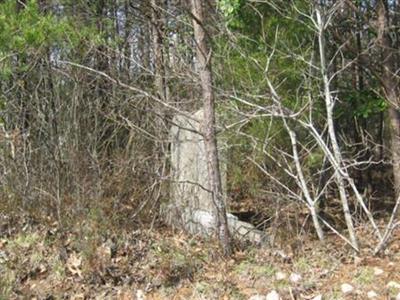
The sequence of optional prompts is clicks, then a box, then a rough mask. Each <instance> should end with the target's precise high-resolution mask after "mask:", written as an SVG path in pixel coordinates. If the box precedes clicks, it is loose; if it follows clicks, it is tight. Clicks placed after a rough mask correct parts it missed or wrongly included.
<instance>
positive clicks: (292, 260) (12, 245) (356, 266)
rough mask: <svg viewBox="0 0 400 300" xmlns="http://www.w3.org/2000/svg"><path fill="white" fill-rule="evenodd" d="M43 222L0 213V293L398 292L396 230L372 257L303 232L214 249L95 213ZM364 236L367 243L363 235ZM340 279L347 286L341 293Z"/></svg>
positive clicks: (331, 295)
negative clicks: (289, 242) (281, 240)
mask: <svg viewBox="0 0 400 300" xmlns="http://www.w3.org/2000/svg"><path fill="white" fill-rule="evenodd" d="M44 223H45V222H40V223H39V222H36V221H35V220H33V219H32V218H28V217H21V216H18V217H16V216H14V217H13V216H10V215H5V214H2V213H0V299H149V300H150V299H250V298H251V297H252V296H255V295H266V294H268V293H269V292H271V291H272V290H275V291H277V292H278V293H279V294H280V296H281V297H282V299H314V298H315V297H318V296H319V295H322V299H368V298H371V299H392V298H393V299H396V295H397V294H398V293H400V251H399V249H400V231H397V232H396V233H395V235H396V236H395V238H394V239H393V240H394V242H392V243H391V244H390V247H389V248H388V249H387V251H386V253H385V255H384V256H381V257H373V256H371V255H369V254H368V251H370V250H368V249H367V247H365V250H363V252H362V253H361V254H360V255H359V256H354V255H353V254H352V252H351V250H350V249H349V248H348V247H347V246H345V245H344V243H343V242H342V241H341V240H340V239H339V238H338V237H337V236H329V237H328V240H327V242H326V243H325V244H324V245H321V243H319V242H318V241H311V240H306V239H303V240H302V241H301V242H300V244H298V245H297V248H290V247H286V248H285V247H284V246H282V247H276V249H271V248H270V247H261V248H256V247H250V246H247V247H244V246H241V247H237V249H236V252H235V254H234V255H233V256H232V257H231V258H229V259H224V258H222V256H221V255H220V252H219V250H218V247H217V244H216V243H214V242H211V241H205V240H202V239H199V238H193V237H189V236H186V235H184V234H183V233H180V232H176V231H175V232H174V231H172V230H171V229H168V228H166V227H162V226H161V227H157V228H153V229H152V230H141V231H133V230H127V229H109V228H107V227H106V226H105V224H106V223H105V220H104V219H102V218H96V217H88V218H86V219H84V220H82V221H80V222H76V223H75V224H74V225H73V226H59V224H58V223H56V222H53V223H52V222H51V221H49V222H48V223H46V224H44ZM60 228H62V230H61V229H60ZM359 230H362V229H359ZM364 236H365V240H363V241H361V242H362V243H363V245H368V241H369V240H372V237H371V236H368V234H367V233H366V234H365V235H364ZM283 253H285V254H283ZM345 283H347V284H350V285H351V286H352V287H353V288H354V290H353V291H352V292H350V293H349V294H348V295H347V296H346V295H344V294H343V292H342V291H341V289H342V288H343V287H342V285H343V284H345ZM374 293H375V294H374ZM253 299H256V298H255V297H254V298H253ZM259 299H262V298H259ZM315 299H318V298H315Z"/></svg>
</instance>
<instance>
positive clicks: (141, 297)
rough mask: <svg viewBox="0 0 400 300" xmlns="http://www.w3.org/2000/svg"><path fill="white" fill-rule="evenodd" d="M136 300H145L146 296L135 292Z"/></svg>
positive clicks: (139, 291)
mask: <svg viewBox="0 0 400 300" xmlns="http://www.w3.org/2000/svg"><path fill="white" fill-rule="evenodd" d="M136 300H146V296H145V295H144V292H143V291H142V290H137V291H136Z"/></svg>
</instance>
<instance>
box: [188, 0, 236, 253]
mask: <svg viewBox="0 0 400 300" xmlns="http://www.w3.org/2000/svg"><path fill="white" fill-rule="evenodd" d="M202 2H203V1H201V0H192V1H191V4H192V7H191V9H192V15H193V28H194V37H195V41H196V54H197V63H198V68H199V73H200V82H201V88H202V97H203V107H204V124H203V136H204V143H205V149H206V153H207V162H208V177H209V181H210V188H211V191H212V197H213V202H214V205H215V207H216V210H217V224H218V226H217V227H218V228H217V229H218V237H219V240H220V242H221V247H222V250H223V252H224V255H226V256H228V255H230V254H231V253H232V245H231V238H230V233H229V228H228V220H227V215H226V207H225V201H224V199H223V194H222V183H221V173H220V167H219V157H218V150H217V139H216V132H215V108H214V106H215V101H214V93H213V90H212V71H211V65H210V60H211V49H210V48H209V47H208V45H207V40H206V31H205V29H204V8H203V6H202Z"/></svg>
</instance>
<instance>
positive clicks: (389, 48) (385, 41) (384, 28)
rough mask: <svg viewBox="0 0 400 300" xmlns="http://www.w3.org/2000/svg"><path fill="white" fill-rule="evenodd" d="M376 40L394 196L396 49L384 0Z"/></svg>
mask: <svg viewBox="0 0 400 300" xmlns="http://www.w3.org/2000/svg"><path fill="white" fill-rule="evenodd" d="M377 12H378V22H377V23H378V42H379V43H380V46H381V48H382V54H383V55H382V56H383V57H384V60H383V62H382V67H383V74H382V78H381V80H382V85H383V89H384V93H385V97H386V100H387V101H388V103H389V105H390V107H389V119H390V129H391V130H390V136H391V149H392V163H393V177H394V191H395V198H396V199H397V197H398V196H399V192H400V111H399V107H400V92H399V80H398V77H397V75H396V72H397V71H396V63H397V57H396V54H395V51H397V50H396V49H395V48H394V47H393V45H392V40H391V37H390V32H389V27H390V26H389V25H390V20H389V11H388V8H387V5H386V4H385V3H384V1H382V0H381V1H379V3H378V7H377Z"/></svg>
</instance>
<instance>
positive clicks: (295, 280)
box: [289, 273, 302, 283]
mask: <svg viewBox="0 0 400 300" xmlns="http://www.w3.org/2000/svg"><path fill="white" fill-rule="evenodd" d="M301 279H302V278H301V275H300V274H297V273H292V274H290V276H289V280H290V282H293V283H298V282H299V281H300V280H301Z"/></svg>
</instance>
